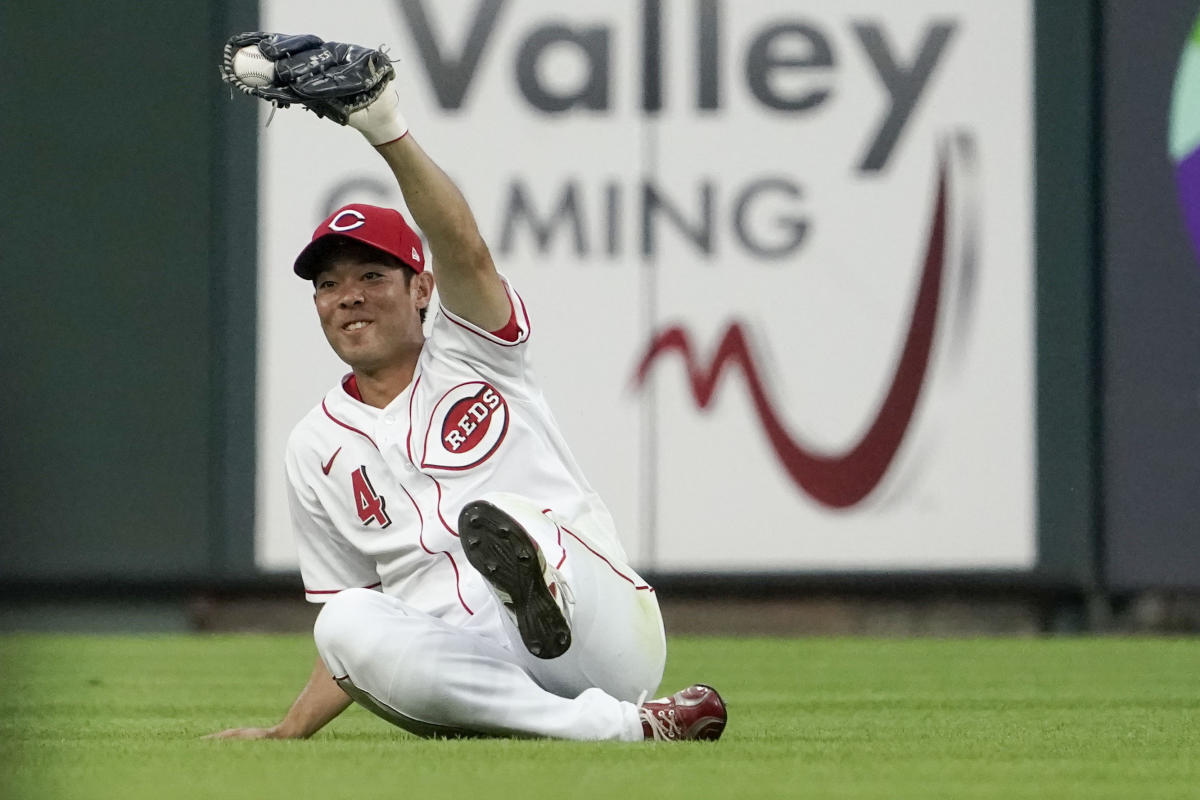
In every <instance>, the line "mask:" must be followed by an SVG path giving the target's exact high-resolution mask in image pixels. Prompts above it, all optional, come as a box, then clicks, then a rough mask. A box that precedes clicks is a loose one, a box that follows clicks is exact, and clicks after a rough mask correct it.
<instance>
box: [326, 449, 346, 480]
mask: <svg viewBox="0 0 1200 800" xmlns="http://www.w3.org/2000/svg"><path fill="white" fill-rule="evenodd" d="M340 452H342V448H340V447H339V448H338V449H337V450H334V451H333V455H331V456H330V457H329V461H328V462H327V463H325V464H322V465H321V472H324V473H325V474H326V475H328V474H329V470H331V469H333V460H334V459H335V458H337V457H338V453H340Z"/></svg>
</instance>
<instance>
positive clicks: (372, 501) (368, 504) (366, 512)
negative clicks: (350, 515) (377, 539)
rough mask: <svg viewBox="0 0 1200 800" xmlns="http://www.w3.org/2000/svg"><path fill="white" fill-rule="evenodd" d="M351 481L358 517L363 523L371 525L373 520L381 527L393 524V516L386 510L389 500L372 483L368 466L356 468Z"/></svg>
mask: <svg viewBox="0 0 1200 800" xmlns="http://www.w3.org/2000/svg"><path fill="white" fill-rule="evenodd" d="M350 482H351V483H352V484H353V485H354V504H355V505H356V506H357V507H358V518H359V519H361V520H362V521H363V525H370V524H371V520H375V521H376V522H378V523H379V527H381V528H386V527H387V526H388V525H391V524H392V520H391V517H389V516H388V515H387V511H385V507H386V505H387V501H385V500H384V499H383V498H382V497H381V496H380V495H379V494H378V493H377V492H376V491H375V487H374V486H372V485H371V479H370V478H368V477H367V468H366V467H359V468H358V469H356V470H354V472H353V473H351V475H350Z"/></svg>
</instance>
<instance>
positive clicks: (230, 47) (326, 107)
mask: <svg viewBox="0 0 1200 800" xmlns="http://www.w3.org/2000/svg"><path fill="white" fill-rule="evenodd" d="M221 72H222V76H223V77H224V79H225V80H226V81H227V82H228V83H230V84H232V85H233V86H236V87H237V88H239V89H241V90H242V91H244V92H246V93H247V94H253V95H256V96H258V97H260V98H262V99H264V100H268V101H270V102H272V103H273V104H275V105H277V106H288V105H291V104H293V103H295V104H299V105H303V106H304V107H305V108H307V109H308V110H310V111H312V112H314V113H316V114H317V115H318V116H321V117H328V118H330V119H332V120H334V121H335V122H338V123H340V124H342V125H349V126H350V127H352V128H356V129H357V130H358V131H359V132H361V133H362V134H363V136H365V137H366V139H367V141H368V142H370V143H371V144H372V145H373V146H375V147H376V149H377V150H378V151H379V153H380V155H382V156H383V157H384V159H385V160H386V161H387V163H388V166H390V167H391V169H392V173H393V174H394V175H395V176H396V180H397V181H398V182H399V184H400V190H401V191H402V192H403V193H404V200H405V202H407V203H408V208H409V211H411V212H412V216H413V219H414V220H415V221H416V223H417V225H418V226H419V227H420V228H421V230H422V231H424V233H425V236H426V237H427V238H428V240H429V248H430V250H431V251H432V253H433V260H434V274H435V277H436V280H437V285H438V291H439V293H440V295H441V301H442V304H443V305H444V306H446V308H448V309H449V310H451V311H453V312H454V313H455V314H457V315H458V316H460V317H462V318H463V319H466V320H468V321H469V322H472V323H474V324H476V325H478V326H479V327H481V328H484V329H485V330H498V329H500V328H502V327H504V326H505V325H506V324H507V323H508V321H509V317H510V315H511V312H512V307H511V305H510V303H509V300H508V295H507V293H506V292H505V290H504V286H503V283H502V282H501V280H500V276H499V275H498V274H497V273H496V268H495V265H494V264H493V263H492V257H491V254H490V253H489V252H488V249H487V245H485V244H484V242H483V237H482V236H480V235H479V228H478V226H476V224H475V217H474V215H472V213H471V209H470V207H469V206H468V205H467V201H466V200H465V199H464V198H463V196H462V193H460V192H459V191H458V188H457V187H456V186H455V185H454V183H453V181H451V180H450V178H449V177H448V176H447V175H446V173H444V172H443V171H442V170H441V169H440V168H439V167H438V166H437V165H436V164H435V163H433V160H432V159H430V158H429V156H428V155H426V153H425V151H424V150H422V149H421V147H420V145H418V144H417V143H416V141H415V140H414V138H413V137H412V135H410V134H409V133H408V123H407V122H406V121H405V119H404V116H403V114H401V113H400V100H399V96H398V95H397V92H396V89H395V87H394V86H393V85H392V84H391V80H392V78H393V76H394V75H395V71H394V70H393V68H392V65H391V62H390V60H389V59H388V58H387V55H386V54H385V53H383V52H382V51H380V50H372V49H370V48H367V47H361V46H359V45H353V44H341V43H338V42H325V41H322V40H321V39H320V38H318V37H316V36H311V35H298V36H291V35H287V34H278V33H244V34H239V35H237V36H234V37H232V38H231V39H230V40H229V43H228V44H227V45H226V46H225V52H224V57H223V60H222V65H221Z"/></svg>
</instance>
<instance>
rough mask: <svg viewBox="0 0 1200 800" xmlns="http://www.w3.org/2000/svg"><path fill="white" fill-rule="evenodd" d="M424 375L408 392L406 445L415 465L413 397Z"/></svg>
mask: <svg viewBox="0 0 1200 800" xmlns="http://www.w3.org/2000/svg"><path fill="white" fill-rule="evenodd" d="M423 377H425V376H424V375H423V374H422V375H418V376H417V380H416V382H415V383H413V386H412V391H411V392H409V393H408V438H407V439H405V442H404V447H405V449H406V450H407V451H408V463H410V464H412V465H413V466H414V467H415V466H416V464H415V463H413V457H412V431H413V424H412V407H413V398H415V397H416V396H417V387H418V386H420V385H421V378H423Z"/></svg>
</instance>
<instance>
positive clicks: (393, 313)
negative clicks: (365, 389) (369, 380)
mask: <svg viewBox="0 0 1200 800" xmlns="http://www.w3.org/2000/svg"><path fill="white" fill-rule="evenodd" d="M410 276H411V277H410ZM313 285H314V286H315V288H316V292H315V293H314V294H313V300H314V302H315V303H316V306H317V316H318V317H320V319H321V329H322V330H323V331H324V333H325V338H326V339H327V340H328V341H329V345H330V346H331V347H332V348H333V351H334V352H335V353H337V355H338V358H340V359H342V361H345V362H346V363H347V364H349V365H350V366H351V367H353V368H354V369H355V370H362V371H365V372H375V371H377V370H380V369H386V368H388V367H392V366H397V365H399V364H403V363H404V362H405V361H406V360H407V359H408V358H410V357H411V354H412V352H413V350H414V348H415V349H417V350H419V349H420V347H421V344H422V343H423V342H424V335H423V334H422V332H421V317H420V310H421V309H422V308H424V307H426V306H427V305H429V299H430V295H431V294H432V291H433V278H432V276H431V275H429V274H428V273H421V274H419V275H413V274H412V273H410V272H409V271H408V270H406V269H404V268H398V267H393V266H389V265H385V264H380V263H378V262H374V261H369V260H366V261H364V260H358V259H339V260H335V261H333V262H332V263H330V264H329V266H327V267H326V268H325V269H323V270H322V271H321V272H320V273H318V274H317V276H316V278H315V279H314V280H313Z"/></svg>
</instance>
